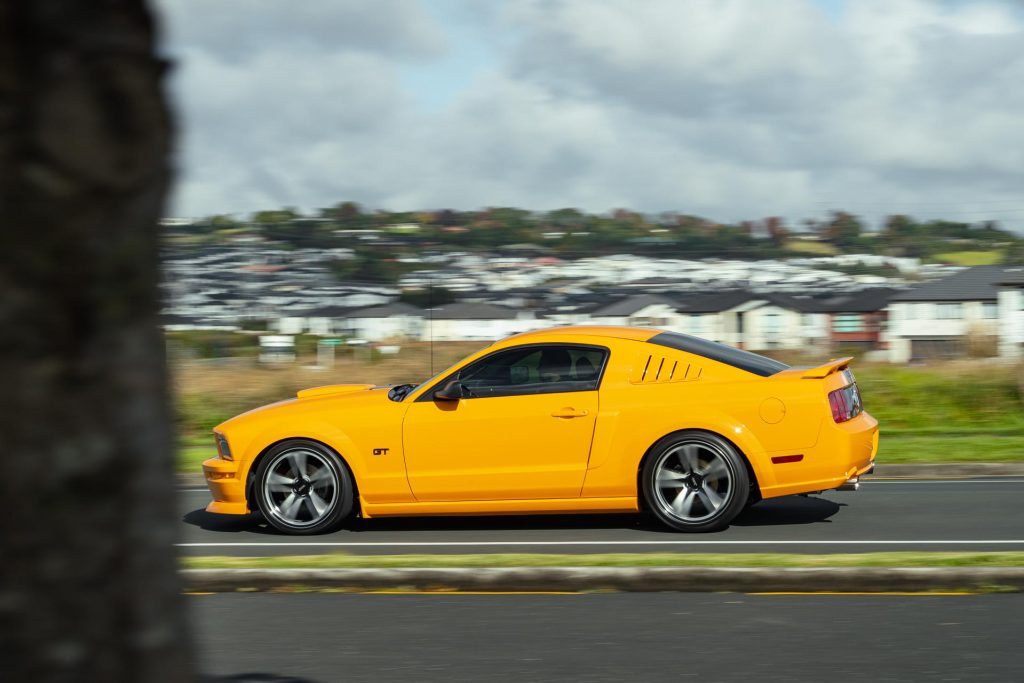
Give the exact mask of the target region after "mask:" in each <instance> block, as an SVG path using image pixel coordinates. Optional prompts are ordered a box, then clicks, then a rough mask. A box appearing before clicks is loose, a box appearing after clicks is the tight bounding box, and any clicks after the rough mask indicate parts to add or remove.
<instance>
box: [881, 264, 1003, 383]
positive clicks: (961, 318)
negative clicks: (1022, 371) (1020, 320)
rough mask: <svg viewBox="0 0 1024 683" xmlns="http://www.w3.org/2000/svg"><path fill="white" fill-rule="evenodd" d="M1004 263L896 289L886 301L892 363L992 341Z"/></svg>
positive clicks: (959, 353) (997, 321)
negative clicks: (896, 291)
mask: <svg viewBox="0 0 1024 683" xmlns="http://www.w3.org/2000/svg"><path fill="white" fill-rule="evenodd" d="M1008 270H1009V269H1007V268H1005V267H1003V266H975V267H973V268H965V269H963V270H961V271H959V272H957V273H955V274H953V275H950V276H947V277H945V278H942V279H941V280H935V281H933V282H928V283H925V284H923V285H919V286H917V287H913V288H911V289H908V290H905V291H903V292H899V293H897V294H895V295H893V297H892V298H891V299H890V303H889V330H888V333H887V335H886V336H887V337H888V342H889V359H890V360H891V361H892V362H894V363H906V362H908V361H913V360H925V359H932V358H954V357H958V356H962V355H966V353H967V352H968V350H969V347H970V346H971V345H974V346H975V348H980V347H983V346H985V345H986V344H987V345H990V346H992V348H993V353H994V352H995V345H996V343H997V341H998V339H999V336H1000V332H1001V327H1003V325H1000V311H999V308H1000V306H999V283H1000V282H1002V281H1003V280H1004V279H1005V278H1006V277H1007V275H1008V273H1007V271H1008Z"/></svg>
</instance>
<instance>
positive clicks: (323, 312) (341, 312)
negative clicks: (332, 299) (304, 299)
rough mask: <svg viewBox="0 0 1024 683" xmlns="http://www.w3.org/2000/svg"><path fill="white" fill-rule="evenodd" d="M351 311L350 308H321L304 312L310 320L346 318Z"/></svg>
mask: <svg viewBox="0 0 1024 683" xmlns="http://www.w3.org/2000/svg"><path fill="white" fill-rule="evenodd" d="M352 310H353V309H352V307H350V306H321V307H319V308H314V309H311V310H309V311H307V312H306V315H307V316H308V317H310V318H346V317H348V314H349V312H351V311H352Z"/></svg>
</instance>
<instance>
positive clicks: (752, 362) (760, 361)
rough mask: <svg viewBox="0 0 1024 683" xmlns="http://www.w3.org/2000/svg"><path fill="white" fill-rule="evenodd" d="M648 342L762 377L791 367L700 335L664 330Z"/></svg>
mask: <svg viewBox="0 0 1024 683" xmlns="http://www.w3.org/2000/svg"><path fill="white" fill-rule="evenodd" d="M647 343H648V344H658V345H659V346H667V347H669V348H670V349H677V350H679V351H685V352H686V353H692V354H694V355H695V356H702V357H703V358H709V359H711V360H714V361H718V362H719V363H725V364H726V365H731V366H732V367H734V368H739V369H740V370H746V371H747V372H752V373H754V374H755V375H760V376H761V377H769V376H771V375H774V374H775V373H777V372H782V371H783V370H786V369H787V368H789V366H788V365H786V364H785V363H780V362H779V361H777V360H773V359H771V358H767V357H765V356H761V355H758V354H756V353H751V352H750V351H744V350H742V349H737V348H734V347H732V346H726V345H725V344H719V343H718V342H713V341H708V340H707V339H701V338H700V337H691V336H690V335H688V334H677V333H675V332H662V333H661V334H656V335H654V336H653V337H651V338H650V339H648V340H647Z"/></svg>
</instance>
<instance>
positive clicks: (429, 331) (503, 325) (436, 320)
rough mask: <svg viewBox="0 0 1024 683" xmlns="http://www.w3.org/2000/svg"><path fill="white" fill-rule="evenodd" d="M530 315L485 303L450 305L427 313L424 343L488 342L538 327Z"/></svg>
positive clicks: (535, 320) (537, 323)
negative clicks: (430, 341) (428, 341)
mask: <svg viewBox="0 0 1024 683" xmlns="http://www.w3.org/2000/svg"><path fill="white" fill-rule="evenodd" d="M540 326H541V323H539V321H537V319H536V318H534V316H533V313H528V312H520V311H516V310H514V309H511V308H506V307H505V306H496V305H494V304H485V303H469V302H463V303H454V304H447V305H445V306H438V307H437V308H435V309H433V310H432V311H427V318H426V320H425V321H424V323H423V332H422V336H421V337H420V338H421V339H423V340H424V341H426V340H431V339H432V340H433V341H471V340H476V341H490V340H492V339H501V338H503V337H507V336H509V335H512V334H516V333H519V332H526V331H528V330H533V329H536V328H537V327H540Z"/></svg>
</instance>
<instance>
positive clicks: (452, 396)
mask: <svg viewBox="0 0 1024 683" xmlns="http://www.w3.org/2000/svg"><path fill="white" fill-rule="evenodd" d="M463 396H465V393H464V392H463V391H462V383H461V382H459V380H457V379H453V380H452V381H451V382H448V384H445V385H444V386H443V387H441V388H440V389H438V390H437V391H435V392H434V400H435V401H458V400H459V399H460V398H462V397H463Z"/></svg>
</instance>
